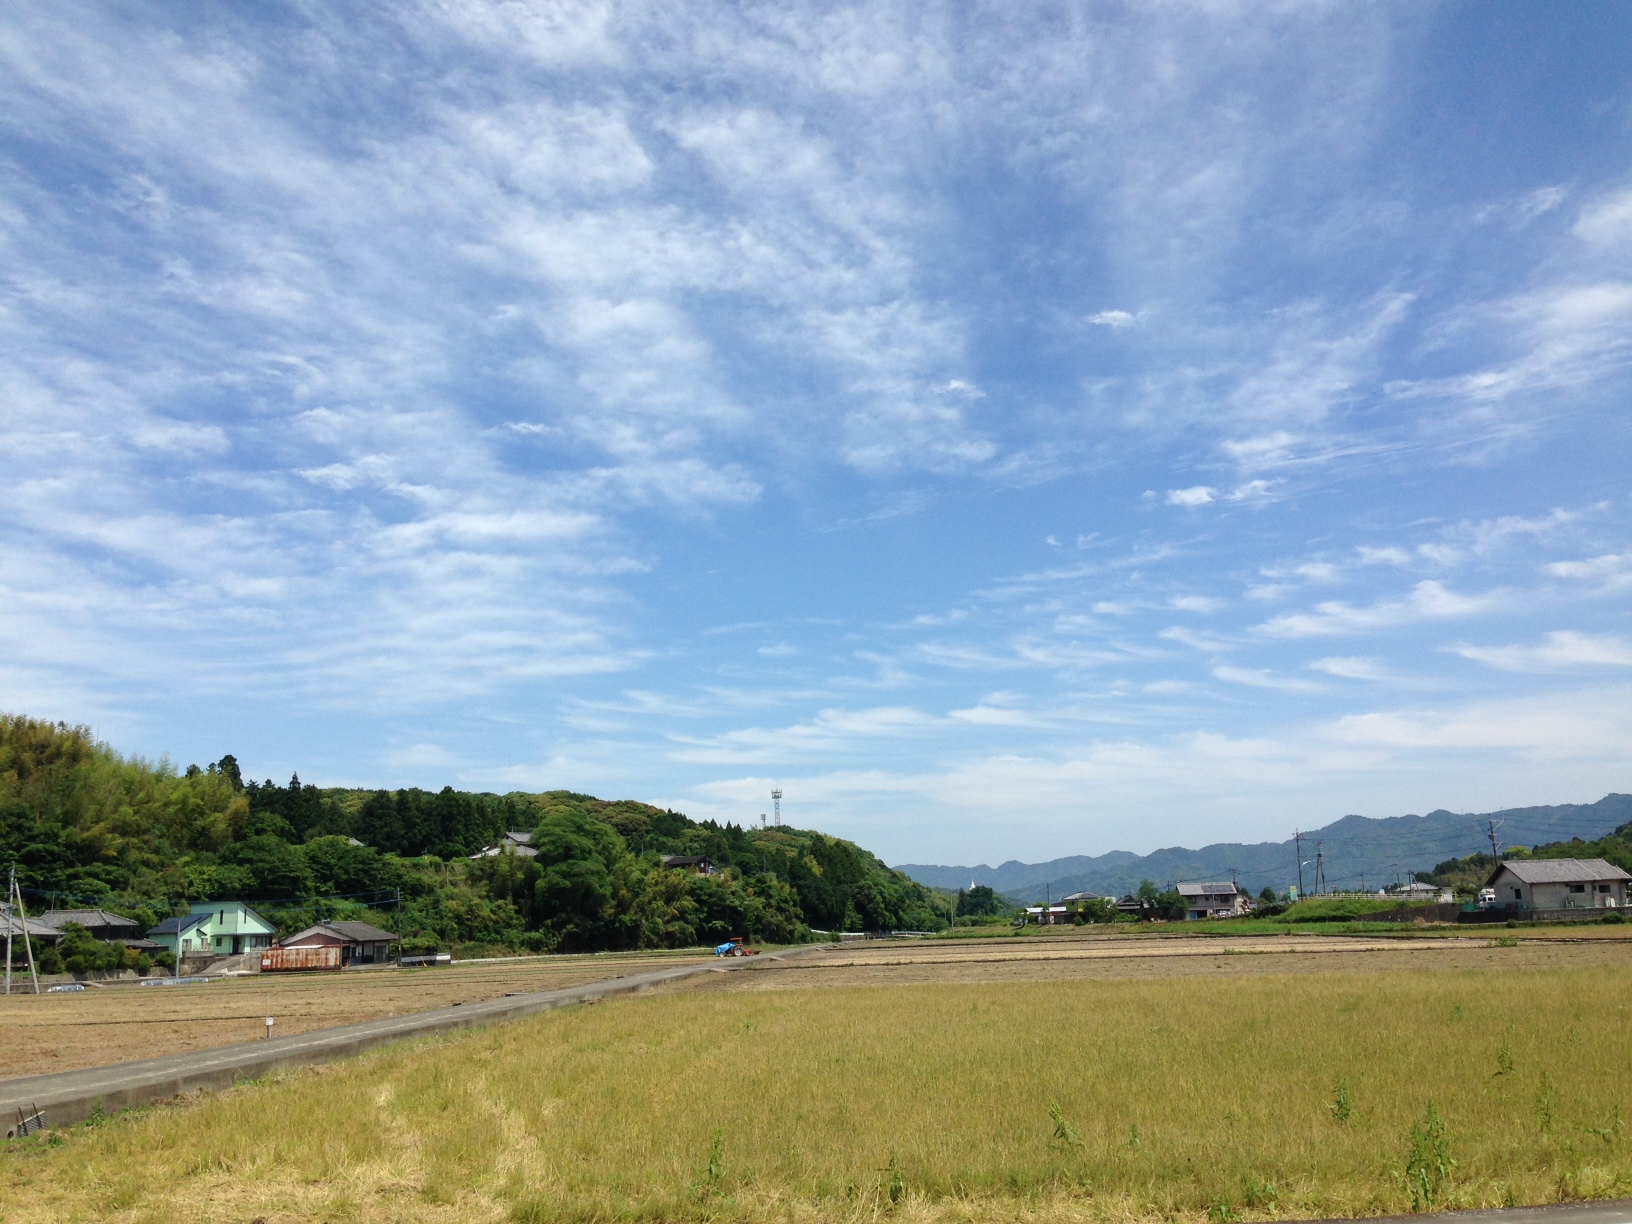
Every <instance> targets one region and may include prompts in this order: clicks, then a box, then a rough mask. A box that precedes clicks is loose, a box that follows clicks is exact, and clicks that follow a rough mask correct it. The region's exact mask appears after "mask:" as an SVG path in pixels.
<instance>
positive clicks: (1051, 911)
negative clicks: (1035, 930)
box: [1026, 904, 1071, 926]
mask: <svg viewBox="0 0 1632 1224" xmlns="http://www.w3.org/2000/svg"><path fill="white" fill-rule="evenodd" d="M1026 921H1027V922H1031V923H1035V924H1036V925H1037V926H1059V925H1060V924H1061V923H1066V922H1070V921H1071V908H1070V906H1067V905H1063V904H1056V905H1028V906H1026Z"/></svg>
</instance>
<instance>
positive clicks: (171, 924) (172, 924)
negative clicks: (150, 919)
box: [147, 914, 210, 935]
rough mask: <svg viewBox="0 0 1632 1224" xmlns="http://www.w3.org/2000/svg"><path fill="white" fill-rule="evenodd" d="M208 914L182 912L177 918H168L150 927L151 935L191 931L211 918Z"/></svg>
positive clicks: (148, 931)
mask: <svg viewBox="0 0 1632 1224" xmlns="http://www.w3.org/2000/svg"><path fill="white" fill-rule="evenodd" d="M209 917H210V916H209V915H208V914H182V915H181V916H180V917H176V918H166V919H165V920H164V921H163V922H161V923H159V924H158V925H157V926H153V927H149V928H148V929H147V933H148V934H149V935H174V934H176V933H177V932H178V931H190V930H192V929H193V928H194V927H195V926H197V925H198V924H199V923H201V922H207V921H208V920H209Z"/></svg>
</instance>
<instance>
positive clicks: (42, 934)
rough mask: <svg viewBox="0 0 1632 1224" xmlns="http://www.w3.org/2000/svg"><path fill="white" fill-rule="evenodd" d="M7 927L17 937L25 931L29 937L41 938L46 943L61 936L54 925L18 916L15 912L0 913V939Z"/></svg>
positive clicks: (2, 937)
mask: <svg viewBox="0 0 1632 1224" xmlns="http://www.w3.org/2000/svg"><path fill="white" fill-rule="evenodd" d="M8 928H9V929H10V931H11V933H12V935H13V936H14V937H15V938H17V939H21V938H22V937H23V934H24V932H27V934H28V937H29V938H30V939H43V940H45V941H47V942H48V943H50V942H55V941H56V940H57V939H59V938H61V936H62V932H61V931H59V930H57V928H56V927H48V926H46V925H45V924H44V923H43V922H40V921H38V920H37V919H34V918H19V917H18V916H17V915H16V914H0V939H4V938H5V937H6V931H7V929H8Z"/></svg>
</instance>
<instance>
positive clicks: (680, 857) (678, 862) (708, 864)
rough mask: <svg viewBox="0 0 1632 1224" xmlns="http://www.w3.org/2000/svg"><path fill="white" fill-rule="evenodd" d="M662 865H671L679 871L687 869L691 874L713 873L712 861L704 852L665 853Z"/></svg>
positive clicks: (704, 874)
mask: <svg viewBox="0 0 1632 1224" xmlns="http://www.w3.org/2000/svg"><path fill="white" fill-rule="evenodd" d="M663 866H665V867H673V868H675V869H676V870H679V871H689V872H691V873H692V874H693V875H700V876H706V875H713V874H714V863H713V862H712V860H710V859H709V857H708V856H707V855H705V854H665V855H664V856H663Z"/></svg>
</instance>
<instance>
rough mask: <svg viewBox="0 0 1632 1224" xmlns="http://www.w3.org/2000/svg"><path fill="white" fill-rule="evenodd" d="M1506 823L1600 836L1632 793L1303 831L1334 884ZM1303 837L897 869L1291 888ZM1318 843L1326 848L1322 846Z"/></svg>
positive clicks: (1533, 832)
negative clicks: (1214, 881)
mask: <svg viewBox="0 0 1632 1224" xmlns="http://www.w3.org/2000/svg"><path fill="white" fill-rule="evenodd" d="M1491 820H1496V821H1500V822H1501V824H1500V827H1499V828H1498V830H1497V834H1498V837H1499V839H1500V840H1501V841H1502V842H1504V843H1506V844H1510V845H1525V846H1530V845H1537V844H1540V843H1542V842H1549V841H1569V840H1571V839H1572V838H1577V837H1579V838H1583V839H1591V838H1596V837H1601V836H1603V835H1604V834H1605V833H1609V832H1611V831H1613V830H1614V829H1615V828H1616V827H1617V826H1619V825H1621V824H1625V823H1626V822H1628V821H1632V795H1627V794H1619V793H1616V792H1611V793H1610V794H1607V795H1605V796H1604V797H1603V798H1602V799H1599V800H1598V801H1597V802H1596V803H1561V804H1552V805H1544V806H1535V807H1523V808H1505V809H1503V810H1502V811H1499V812H1483V813H1471V812H1450V811H1447V810H1445V809H1444V808H1439V809H1436V810H1434V811H1432V812H1429V813H1427V814H1426V815H1421V816H1419V815H1416V814H1410V815H1405V816H1380V817H1374V816H1360V815H1354V814H1351V815H1348V816H1343V817H1340V818H1339V819H1337V820H1334V821H1332V822H1331V823H1330V824H1328V825H1324V826H1322V827H1321V828H1318V829H1314V830H1311V831H1309V832H1305V833H1303V834H1302V835H1301V836H1302V842H1303V854H1304V856H1305V857H1306V859H1307V860H1308V864H1307V865H1306V866H1305V867H1304V882H1305V885H1306V886H1308V887H1310V888H1312V887H1313V885H1314V874H1313V873H1314V871H1315V862H1314V860H1315V858H1316V855H1317V853H1318V854H1319V855H1320V866H1321V867H1322V868H1323V869H1324V874H1325V879H1326V881H1327V883H1328V884H1330V885H1331V886H1333V887H1338V888H1355V887H1362V886H1363V887H1366V888H1375V887H1380V886H1381V885H1383V884H1384V883H1393V882H1394V881H1395V879H1396V878H1398V879H1401V880H1403V879H1406V878H1408V873H1409V872H1412V871H1427V870H1429V869H1430V868H1432V867H1433V866H1434V865H1435V864H1436V863H1439V862H1441V861H1443V860H1444V859H1447V858H1453V857H1458V856H1460V855H1465V854H1470V853H1473V852H1474V851H1476V850H1480V849H1486V850H1488V849H1489V845H1488V842H1487V840H1486V829H1487V822H1489V821H1491ZM1296 841H1297V839H1296V838H1288V839H1286V840H1285V841H1280V842H1268V841H1266V842H1250V843H1248V842H1214V843H1212V844H1210V845H1206V846H1202V847H1201V848H1200V849H1196V850H1192V849H1189V848H1187V847H1184V846H1167V847H1163V848H1161V849H1159V850H1153V851H1151V852H1150V853H1149V854H1143V855H1141V854H1134V853H1133V852H1132V851H1128V850H1111V851H1108V852H1106V853H1105V854H1100V855H1082V854H1078V855H1069V856H1067V857H1064V858H1058V859H1051V860H1049V861H1047V862H1044V863H1023V862H1021V861H1020V860H1018V859H1009V860H1007V861H1006V862H1004V863H1001V864H999V865H998V866H997V867H991V866H988V865H987V864H985V863H981V864H979V865H977V866H974V867H944V866H937V865H932V864H922V863H902V864H899V865H897V867H896V870H898V871H901V872H903V873H905V874H906V875H907V876H909V877H911V878H912V879H914V880H916V881H918V883H920V884H924V885H928V886H929V887H931V888H967V887H968V886H969V884H970V882H971V881H973V882H974V883H976V884H985V885H989V886H990V887H992V888H994V889H996V890H997V891H998V892H1000V893H1004V894H1006V895H1008V896H1011V897H1013V898H1015V899H1016V900H1020V901H1034V900H1041V899H1042V898H1043V897H1044V896H1047V895H1052V896H1056V897H1057V896H1060V895H1062V894H1064V893H1068V892H1079V891H1081V892H1095V893H1101V894H1113V895H1120V894H1122V893H1125V892H1129V891H1131V890H1132V889H1134V888H1137V887H1138V885H1139V882H1140V881H1141V880H1152V881H1154V882H1155V883H1157V884H1165V883H1170V882H1174V881H1177V880H1180V879H1190V880H1194V879H1230V878H1231V876H1232V874H1233V876H1234V878H1236V879H1237V880H1238V881H1239V882H1240V884H1241V885H1242V886H1243V887H1245V888H1248V889H1250V890H1251V891H1252V892H1257V891H1258V890H1259V889H1261V888H1263V887H1264V886H1265V885H1268V886H1271V887H1273V888H1275V889H1276V890H1277V891H1284V890H1285V888H1286V887H1287V886H1288V885H1289V884H1296V883H1297V866H1298V855H1297V853H1296V848H1295V846H1296ZM1317 847H1318V849H1317Z"/></svg>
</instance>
